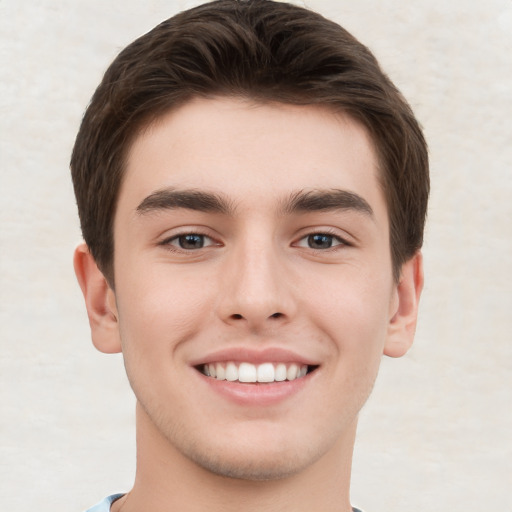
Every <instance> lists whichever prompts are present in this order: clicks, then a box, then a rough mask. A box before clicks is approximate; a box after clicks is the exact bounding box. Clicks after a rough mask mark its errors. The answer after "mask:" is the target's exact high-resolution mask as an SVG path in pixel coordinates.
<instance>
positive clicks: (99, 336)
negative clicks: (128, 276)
mask: <svg viewBox="0 0 512 512" xmlns="http://www.w3.org/2000/svg"><path fill="white" fill-rule="evenodd" d="M73 265H74V267H75V274H76V277H77V279H78V283H79V284H80V288H81V289H82V293H83V294H84V299H85V306H86V308H87V315H88V317H89V325H90V326H91V335H92V342H93V344H94V346H95V347H96V348H97V349H98V350H99V351H101V352H105V353H108V354H113V353H116V352H121V338H120V336H119V323H118V313H117V306H116V297H115V294H114V291H113V290H112V288H111V287H110V285H109V284H108V282H107V280H106V278H105V276H104V275H103V274H102V272H101V271H100V269H99V268H98V266H97V265H96V261H95V260H94V258H93V257H92V255H91V253H90V252H89V248H88V247H87V245H86V244H80V245H79V246H78V247H77V248H76V249H75V254H74V258H73Z"/></svg>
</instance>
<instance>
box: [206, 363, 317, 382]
mask: <svg viewBox="0 0 512 512" xmlns="http://www.w3.org/2000/svg"><path fill="white" fill-rule="evenodd" d="M203 373H204V374H205V375H207V376H209V377H212V378H215V379H217V380H227V381H230V382H234V381H239V382H282V381H285V380H295V379H298V378H301V377H304V376H306V374H307V373H308V366H307V365H305V364H303V365H300V366H299V365H298V364H296V363H291V364H289V365H286V364H284V363H276V364H274V363H263V364H260V365H254V364H251V363H245V362H244V363H239V364H237V363H234V362H233V361H230V362H229V363H227V364H224V363H209V364H205V365H204V367H203Z"/></svg>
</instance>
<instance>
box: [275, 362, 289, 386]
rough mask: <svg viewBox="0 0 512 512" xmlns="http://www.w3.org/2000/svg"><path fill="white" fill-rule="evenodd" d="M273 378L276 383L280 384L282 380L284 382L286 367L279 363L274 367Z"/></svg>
mask: <svg viewBox="0 0 512 512" xmlns="http://www.w3.org/2000/svg"><path fill="white" fill-rule="evenodd" d="M274 378H275V380H276V381H277V382H282V381H283V380H286V365H285V364H283V363H279V364H278V365H277V366H276V371H275V376H274Z"/></svg>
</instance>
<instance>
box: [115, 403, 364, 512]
mask: <svg viewBox="0 0 512 512" xmlns="http://www.w3.org/2000/svg"><path fill="white" fill-rule="evenodd" d="M355 427H356V425H355V424H354V425H353V427H352V428H351V429H350V432H348V433H347V434H346V435H345V436H344V437H342V438H340V439H339V440H338V442H337V443H336V445H335V446H333V447H332V449H331V450H329V452H327V453H326V454H324V455H323V456H321V457H320V458H319V459H318V460H317V461H316V462H314V463H312V464H311V465H310V466H309V467H307V468H306V469H304V470H303V471H301V472H298V473H296V474H293V475H291V476H288V477H285V478H281V479H277V480H268V481H250V480H240V479H234V478H228V477H224V476H221V475H217V474H214V473H212V472H210V471H208V470H206V469H204V468H202V467H200V466H198V465H197V464H196V463H195V462H193V461H191V460H190V459H188V458H187V457H185V456H183V455H182V454H181V453H180V452H178V451H177V450H176V449H175V448H174V446H172V445H171V444H170V443H169V442H168V441H167V439H166V438H164V437H163V436H162V435H161V434H160V432H159V431H158V429H156V428H155V426H154V424H153V423H152V422H151V420H150V419H149V418H148V416H147V415H146V413H145V412H144V411H143V410H142V408H141V407H140V406H138V407H137V473H136V478H135V483H134V486H133V489H132V490H131V491H130V493H129V494H128V495H126V496H125V497H124V498H122V499H121V500H119V501H117V502H116V503H115V504H114V505H113V506H112V512H137V511H140V510H151V511H152V512H174V511H177V510H186V511H187V512H204V511H205V510H208V511H209V512H220V511H223V512H232V511H233V512H234V511H238V510H240V507H241V505H242V504H243V509H244V512H256V511H258V512H259V511H261V510H265V511H266V512H282V511H285V510H286V511H288V510H296V511H302V510H308V511H309V510H322V511H323V512H349V511H351V510H352V509H351V507H350V500H349V487H350V471H351V462H352V450H353V444H354V438H355V430H356V428H355Z"/></svg>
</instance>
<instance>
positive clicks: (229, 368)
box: [226, 363, 238, 382]
mask: <svg viewBox="0 0 512 512" xmlns="http://www.w3.org/2000/svg"><path fill="white" fill-rule="evenodd" d="M226 380H229V381H230V382H233V381H235V380H238V368H237V366H236V364H235V363H228V364H227V365H226Z"/></svg>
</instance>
